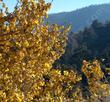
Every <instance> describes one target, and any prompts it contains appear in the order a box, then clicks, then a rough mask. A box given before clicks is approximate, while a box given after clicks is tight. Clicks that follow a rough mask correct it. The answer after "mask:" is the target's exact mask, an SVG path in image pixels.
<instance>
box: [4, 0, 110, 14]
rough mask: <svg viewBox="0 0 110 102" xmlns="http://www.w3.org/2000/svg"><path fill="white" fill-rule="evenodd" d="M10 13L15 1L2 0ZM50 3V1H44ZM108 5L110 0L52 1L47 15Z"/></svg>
mask: <svg viewBox="0 0 110 102" xmlns="http://www.w3.org/2000/svg"><path fill="white" fill-rule="evenodd" d="M4 1H5V2H6V4H7V5H8V7H9V9H10V11H12V10H13V8H14V5H15V4H16V0H4ZM46 1H47V2H51V0H46ZM103 3H110V0H53V3H52V8H51V10H50V11H49V13H58V12H66V11H72V10H75V9H78V8H82V7H85V6H89V5H92V4H103Z"/></svg>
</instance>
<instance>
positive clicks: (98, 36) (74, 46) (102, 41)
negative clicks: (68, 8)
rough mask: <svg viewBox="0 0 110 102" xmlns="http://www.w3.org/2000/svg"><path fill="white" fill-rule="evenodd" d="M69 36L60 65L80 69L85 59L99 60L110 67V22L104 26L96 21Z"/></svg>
mask: <svg viewBox="0 0 110 102" xmlns="http://www.w3.org/2000/svg"><path fill="white" fill-rule="evenodd" d="M69 36H70V37H69V40H68V45H67V47H66V52H65V54H64V55H63V56H62V57H61V59H60V63H62V64H65V65H77V66H78V67H80V65H81V63H82V61H83V60H84V59H85V60H93V59H99V60H100V61H101V62H103V64H104V65H106V66H107V67H110V22H108V23H104V24H103V23H100V22H99V21H97V20H95V21H93V23H92V24H91V26H90V27H88V28H87V27H86V28H85V29H84V30H83V31H79V32H78V33H72V32H71V34H70V35H69Z"/></svg>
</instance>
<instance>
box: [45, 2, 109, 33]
mask: <svg viewBox="0 0 110 102" xmlns="http://www.w3.org/2000/svg"><path fill="white" fill-rule="evenodd" d="M105 15H106V16H105ZM95 19H97V20H99V21H100V22H106V21H110V3H107V4H99V5H90V6H87V7H84V8H80V9H76V10H74V11H70V12H61V13H55V14H50V15H49V17H48V19H47V20H46V21H47V22H49V23H52V24H53V23H57V24H59V25H64V26H67V25H72V29H71V31H73V32H77V31H79V30H83V29H84V28H85V27H88V26H90V24H91V23H92V21H94V20H95Z"/></svg>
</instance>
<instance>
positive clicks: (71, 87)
mask: <svg viewBox="0 0 110 102" xmlns="http://www.w3.org/2000/svg"><path fill="white" fill-rule="evenodd" d="M17 1H18V2H17V5H16V7H15V9H14V11H13V12H11V13H9V12H8V7H6V5H5V3H4V2H3V0H0V7H2V9H1V10H0V102H83V101H84V100H85V99H83V97H82V92H81V86H80V83H81V80H82V78H81V76H80V75H78V74H77V73H76V72H74V71H72V70H70V71H68V70H64V71H61V70H59V69H54V68H52V65H53V63H54V62H55V60H57V59H58V58H59V57H60V56H61V55H62V54H63V53H64V48H65V46H66V41H67V37H66V34H67V33H68V31H69V29H70V28H64V27H63V26H59V25H57V24H52V25H48V24H45V23H44V19H45V18H46V17H47V11H48V9H50V6H51V4H50V3H46V2H45V1H44V0H17ZM85 63H87V64H85ZM85 63H84V65H83V67H82V71H83V72H84V74H85V75H86V77H87V79H88V83H89V88H90V91H91V92H92V93H93V95H95V96H97V95H98V94H100V92H102V89H103V90H105V91H106V90H107V88H108V90H109V87H108V85H107V84H105V83H99V82H100V79H102V78H103V75H104V74H103V73H102V72H101V69H100V66H99V64H98V63H97V62H93V63H94V64H93V65H91V66H89V70H90V71H89V70H88V65H89V62H85ZM94 65H95V66H94ZM91 76H92V77H91ZM95 85H96V86H97V88H96V87H94V86H95ZM92 87H93V88H92ZM99 88H100V91H99V90H98V89H99ZM108 90H107V91H106V93H105V91H104V93H103V94H102V95H106V94H108Z"/></svg>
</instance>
